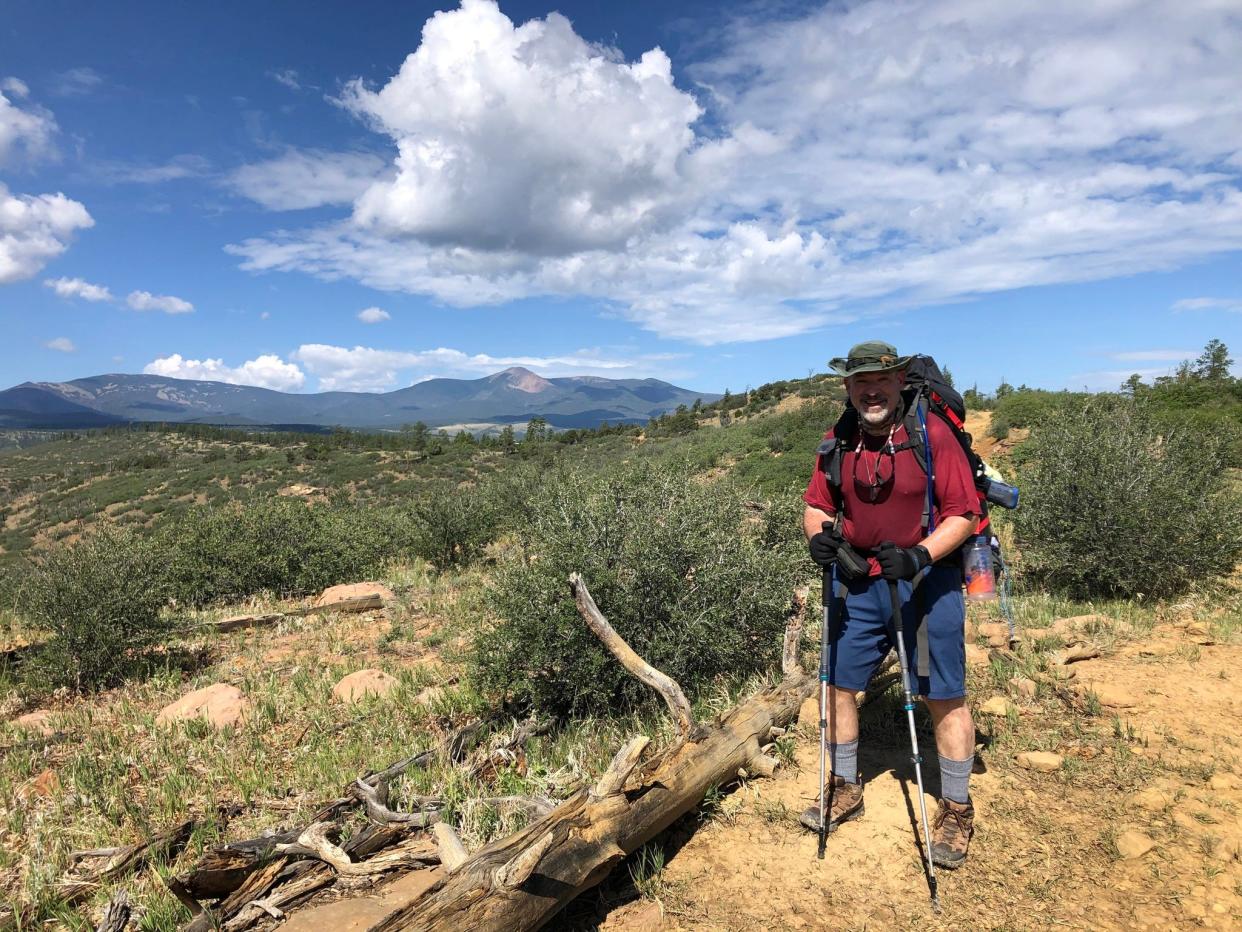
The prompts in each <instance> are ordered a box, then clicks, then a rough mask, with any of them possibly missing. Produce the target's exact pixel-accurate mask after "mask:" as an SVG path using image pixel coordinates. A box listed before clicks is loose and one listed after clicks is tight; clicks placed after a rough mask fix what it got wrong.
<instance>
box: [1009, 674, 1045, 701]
mask: <svg viewBox="0 0 1242 932" xmlns="http://www.w3.org/2000/svg"><path fill="white" fill-rule="evenodd" d="M1009 682H1010V683H1012V684H1013V688H1014V689H1016V690H1017V691H1018V695H1019V696H1025V697H1026V698H1027V699H1034V698H1035V693H1037V692H1038V691H1039V686H1038V685H1036V683H1035V681H1034V680H1032V679H1028V678H1027V677H1025V676H1015V677H1013V678H1012V679H1010V681H1009Z"/></svg>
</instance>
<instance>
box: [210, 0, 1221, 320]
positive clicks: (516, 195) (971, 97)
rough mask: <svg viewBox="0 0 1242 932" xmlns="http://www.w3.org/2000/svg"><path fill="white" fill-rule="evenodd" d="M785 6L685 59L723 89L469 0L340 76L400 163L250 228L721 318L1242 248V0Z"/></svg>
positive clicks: (418, 274) (261, 252)
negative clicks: (371, 76)
mask: <svg viewBox="0 0 1242 932" xmlns="http://www.w3.org/2000/svg"><path fill="white" fill-rule="evenodd" d="M764 15H765V18H764V19H762V20H760V19H750V18H748V17H747V16H746V15H745V14H742V15H741V16H740V17H737V18H735V19H732V20H730V21H728V23H727V24H726V25H725V26H724V27H722V28H721V31H720V32H719V34H717V35H715V36H712V37H709V38H711V39H712V40H713V41H710V42H706V41H705V42H704V43H703V45H702V46H701V47H702V48H711V49H715V51H714V52H712V53H711V54H710V57H705V58H701V59H700V60H698V61H692V62H687V63H686V68H685V73H686V74H688V75H689V76H690V78H692V79H693V80H694V82H695V84H694V87H695V88H696V94H697V95H698V96H697V97H695V96H693V95H691V94H690V93H689V92H687V91H685V90H682V89H679V88H678V87H677V86H676V85H675V84H674V82H673V79H672V71H671V68H670V63H669V61H668V58H667V57H666V56H665V54H664V53H663V52H662V51H660V50H659V49H652V50H651V51H649V52H647V53H646V54H645V55H643V56H641V58H640V59H639V60H638V61H634V62H630V61H626V60H625V59H624V58H623V57H622V56H621V55H620V53H618V52H616V51H615V50H610V49H605V48H601V47H600V46H597V45H594V44H591V43H589V42H587V41H585V40H584V39H582V38H581V37H579V36H578V35H576V34H575V33H574V31H573V29H572V27H571V25H570V23H569V22H568V21H567V20H565V19H564V18H563V17H561V16H559V15H556V14H553V15H550V16H548V17H547V18H546V19H541V20H540V19H536V20H531V21H529V22H526V23H523V24H520V25H517V24H514V23H513V22H512V21H510V20H509V19H508V18H507V17H505V16H504V15H503V14H502V13H501V12H500V11H499V9H498V8H497V6H496V5H495V4H494V3H491V2H489V0H466V2H464V3H463V4H462V6H461V8H460V9H458V10H454V11H451V12H445V13H438V14H436V15H435V16H433V17H432V18H431V19H430V20H428V22H427V23H426V25H425V27H424V30H423V34H422V40H421V43H420V44H419V46H418V47H417V48H416V49H415V50H414V51H413V52H412V53H411V54H410V55H409V56H408V57H407V58H406V60H405V62H404V64H403V65H402V67H401V69H400V71H399V72H398V73H397V74H396V75H394V76H393V77H392V78H391V79H390V80H389V81H388V82H387V83H386V84H385V85H383V86H382V87H380V88H378V89H370V88H367V87H365V86H363V85H362V84H361V83H360V82H354V83H352V84H350V85H348V87H347V90H346V92H345V93H344V94H343V95H342V103H343V104H344V105H345V106H346V107H347V108H349V109H350V110H351V111H352V112H354V113H356V114H357V115H359V116H360V117H361V118H362V119H364V120H365V121H366V122H367V123H368V124H369V125H370V126H371V127H373V128H374V129H375V130H376V131H377V132H379V133H381V134H383V136H385V137H387V138H388V139H389V140H391V143H392V144H393V146H394V147H395V150H396V159H395V172H396V173H395V175H394V176H392V177H390V178H384V179H381V180H379V181H376V182H374V183H373V184H372V185H371V186H370V187H369V188H368V189H367V190H366V191H365V192H364V193H362V194H361V195H360V196H359V197H357V199H356V200H355V201H354V202H353V210H352V212H351V213H350V215H349V216H348V217H347V218H346V217H342V218H341V219H340V220H339V221H338V222H335V223H330V224H325V225H320V226H316V227H311V228H305V229H302V230H292V231H287V232H285V233H282V234H278V235H273V236H269V237H264V238H257V239H252V240H248V241H245V242H243V243H238V244H234V245H233V246H231V247H230V252H232V253H233V254H235V255H238V256H240V257H242V260H243V267H245V268H247V269H251V270H254V271H271V270H282V271H301V272H309V273H311V274H314V275H318V276H321V277H324V278H328V279H336V278H341V277H347V278H353V279H356V280H359V281H362V282H364V283H366V284H368V285H370V286H372V287H376V288H381V289H388V290H400V291H407V292H414V293H420V294H429V295H432V296H434V297H436V298H437V299H439V300H442V301H444V302H446V303H449V304H455V305H472V304H484V303H501V302H505V301H510V300H514V299H517V298H523V297H529V296H532V295H575V296H586V297H590V298H595V299H597V300H598V301H599V302H601V303H602V304H604V305H605V306H607V307H610V308H615V309H616V310H617V312H619V313H621V314H623V315H625V316H627V317H629V318H630V319H631V320H634V321H635V322H637V323H639V324H640V325H641V326H643V327H646V328H648V329H651V330H654V331H656V332H657V333H659V334H661V335H664V336H668V337H673V338H678V339H684V340H689V341H694V342H698V343H720V342H726V341H730V340H756V339H763V338H767V337H776V336H785V335H790V334H796V333H800V332H804V331H806V330H808V329H813V328H815V327H819V326H822V325H824V324H825V323H828V322H834V321H835V322H840V321H844V320H849V319H852V318H854V317H857V316H859V315H861V314H870V313H879V312H881V311H884V310H891V309H894V308H901V307H909V306H914V305H920V304H934V303H937V302H945V301H952V300H960V299H962V298H967V297H971V296H977V295H982V294H987V293H990V292H997V291H1004V290H1008V289H1015V288H1021V287H1029V286H1033V285H1044V284H1057V283H1069V282H1080V281H1089V280H1097V279H1104V278H1110V277H1114V276H1119V275H1125V274H1134V273H1139V272H1144V271H1152V270H1160V269H1173V268H1177V267H1179V266H1183V265H1186V264H1188V263H1191V262H1195V261H1199V260H1202V259H1204V258H1206V257H1208V256H1212V255H1219V254H1221V253H1225V252H1228V251H1234V250H1239V249H1242V141H1240V137H1239V135H1238V133H1237V127H1238V126H1239V125H1242V94H1239V93H1238V79H1237V74H1238V72H1237V62H1238V61H1240V60H1242V25H1240V24H1239V21H1238V19H1237V17H1236V15H1235V11H1234V10H1233V9H1232V7H1231V6H1230V5H1229V4H1222V3H1219V2H1216V0H1077V2H1073V3H1071V2H1068V0H1052V2H1051V4H1040V5H1034V6H1033V5H1030V4H1008V3H995V2H991V0H917V2H916V0H869V2H859V3H853V4H830V5H825V6H823V7H820V8H817V9H814V10H811V11H809V12H806V13H802V14H800V15H797V16H794V17H791V18H788V19H775V20H774V19H773V18H772V14H771V11H770V9H767V8H765V12H764ZM704 111H706V116H707V119H706V120H700V116H701V115H702V114H703V113H704ZM1192 300H1194V299H1192ZM1200 300H1202V299H1200ZM1212 306H1216V305H1212ZM1204 307H1207V306H1206V305H1205V306H1204Z"/></svg>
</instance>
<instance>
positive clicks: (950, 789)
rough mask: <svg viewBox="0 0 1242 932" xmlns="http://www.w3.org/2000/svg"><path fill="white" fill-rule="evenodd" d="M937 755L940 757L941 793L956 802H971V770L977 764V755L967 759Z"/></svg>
mask: <svg viewBox="0 0 1242 932" xmlns="http://www.w3.org/2000/svg"><path fill="white" fill-rule="evenodd" d="M936 756H937V757H939V758H940V795H941V796H943V797H944V798H945V799H950V800H952V801H953V802H955V803H963V804H965V803H968V802H970V771H971V770H972V769H973V768H974V766H975V755H973V754H971V755H970V757H968V758H966V759H965V760H950V759H949V758H947V757H945V756H944V755H943V754H937V755H936Z"/></svg>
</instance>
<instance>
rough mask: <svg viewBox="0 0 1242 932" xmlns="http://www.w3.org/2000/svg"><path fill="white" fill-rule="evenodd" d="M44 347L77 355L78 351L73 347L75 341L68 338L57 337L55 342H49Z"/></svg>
mask: <svg viewBox="0 0 1242 932" xmlns="http://www.w3.org/2000/svg"><path fill="white" fill-rule="evenodd" d="M43 345H44V346H46V347H47V348H48V349H50V350H56V351H57V352H59V353H76V352H77V351H78V348H77V347H76V346H74V345H73V341H72V340H70V339H69V338H68V337H57V338H56V339H54V340H48V341H47V342H46V343H44V344H43Z"/></svg>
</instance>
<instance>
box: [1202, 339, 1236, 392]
mask: <svg viewBox="0 0 1242 932" xmlns="http://www.w3.org/2000/svg"><path fill="white" fill-rule="evenodd" d="M1232 365H1233V360H1232V359H1230V358H1229V347H1227V346H1226V345H1225V344H1224V343H1222V342H1221V341H1220V340H1217V339H1211V340H1208V342H1207V345H1206V346H1205V347H1203V352H1202V353H1201V354H1200V356H1199V358H1198V359H1196V360H1195V365H1194V374H1195V376H1197V377H1198V378H1200V379H1203V380H1204V381H1206V382H1224V381H1226V380H1228V378H1229V367H1230V366H1232Z"/></svg>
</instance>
